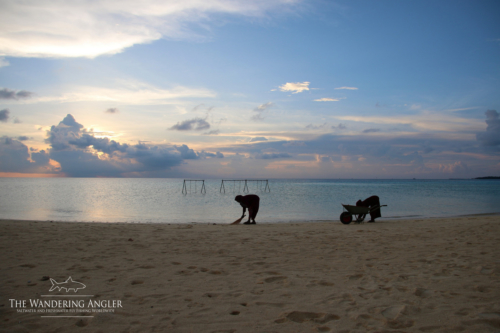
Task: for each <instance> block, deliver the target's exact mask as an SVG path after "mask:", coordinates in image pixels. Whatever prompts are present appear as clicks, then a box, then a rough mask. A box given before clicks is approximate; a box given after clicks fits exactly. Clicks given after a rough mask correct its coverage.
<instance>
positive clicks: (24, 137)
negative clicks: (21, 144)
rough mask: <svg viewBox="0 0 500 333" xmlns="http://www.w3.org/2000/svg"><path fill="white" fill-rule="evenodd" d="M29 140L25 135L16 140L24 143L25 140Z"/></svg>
mask: <svg viewBox="0 0 500 333" xmlns="http://www.w3.org/2000/svg"><path fill="white" fill-rule="evenodd" d="M29 139H30V138H28V137H27V136H26V135H21V136H18V137H17V140H19V141H26V140H29Z"/></svg>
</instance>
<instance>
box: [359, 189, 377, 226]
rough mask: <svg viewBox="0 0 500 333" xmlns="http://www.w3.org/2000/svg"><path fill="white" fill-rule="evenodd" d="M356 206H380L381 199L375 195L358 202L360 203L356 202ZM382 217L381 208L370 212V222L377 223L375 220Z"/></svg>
mask: <svg viewBox="0 0 500 333" xmlns="http://www.w3.org/2000/svg"><path fill="white" fill-rule="evenodd" d="M356 206H360V207H368V208H372V207H376V206H380V199H379V197H378V196H376V195H373V196H371V197H369V198H368V199H365V200H363V201H361V200H358V202H356ZM381 216H382V214H380V207H379V208H377V209H374V210H372V211H370V218H371V219H370V221H368V222H375V219H376V218H378V217H381Z"/></svg>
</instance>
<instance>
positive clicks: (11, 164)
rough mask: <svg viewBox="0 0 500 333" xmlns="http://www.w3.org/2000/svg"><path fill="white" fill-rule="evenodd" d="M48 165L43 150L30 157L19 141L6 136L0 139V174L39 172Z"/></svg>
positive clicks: (24, 146) (33, 153) (47, 159)
mask: <svg viewBox="0 0 500 333" xmlns="http://www.w3.org/2000/svg"><path fill="white" fill-rule="evenodd" d="M30 156H31V160H32V161H30ZM48 163H49V157H48V154H47V153H46V152H45V151H44V150H41V151H40V152H32V153H31V155H30V152H29V149H28V147H27V146H26V145H24V144H23V143H22V142H20V141H19V140H16V139H13V138H9V137H7V136H3V137H1V138H0V172H40V170H41V168H44V167H48Z"/></svg>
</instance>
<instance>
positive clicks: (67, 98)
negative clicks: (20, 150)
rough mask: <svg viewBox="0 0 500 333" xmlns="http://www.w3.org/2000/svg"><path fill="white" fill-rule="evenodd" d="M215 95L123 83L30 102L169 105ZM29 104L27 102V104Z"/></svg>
mask: <svg viewBox="0 0 500 333" xmlns="http://www.w3.org/2000/svg"><path fill="white" fill-rule="evenodd" d="M215 96H216V95H215V93H214V92H212V91H210V90H207V89H203V88H188V87H182V86H178V87H175V88H173V89H170V90H167V89H161V88H158V87H154V86H151V85H148V84H146V83H140V82H139V83H137V82H124V83H122V85H121V87H118V88H102V87H85V86H84V87H76V88H74V89H73V90H72V91H68V92H65V93H62V94H61V95H59V96H43V97H40V98H37V99H33V101H32V102H61V103H69V102H83V101H86V102H116V103H120V104H135V105H144V104H169V103H171V102H172V101H173V100H176V99H182V98H213V97H215ZM27 103H29V102H27Z"/></svg>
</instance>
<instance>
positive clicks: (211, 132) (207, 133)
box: [203, 130, 220, 135]
mask: <svg viewBox="0 0 500 333" xmlns="http://www.w3.org/2000/svg"><path fill="white" fill-rule="evenodd" d="M219 133H220V130H212V131H208V132H206V133H203V135H219Z"/></svg>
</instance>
